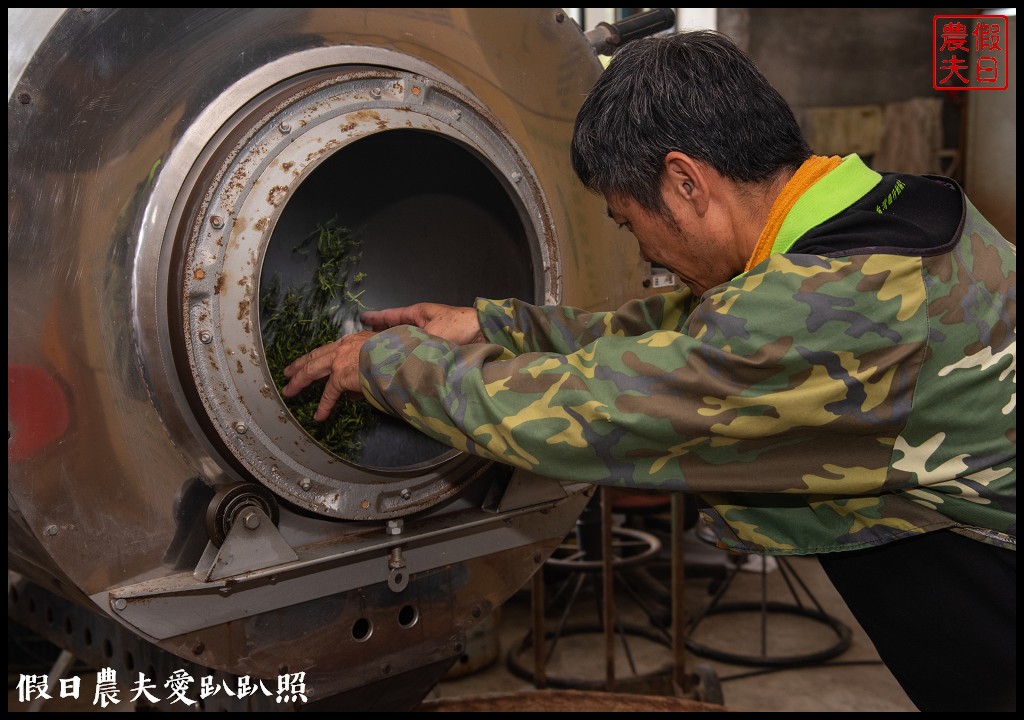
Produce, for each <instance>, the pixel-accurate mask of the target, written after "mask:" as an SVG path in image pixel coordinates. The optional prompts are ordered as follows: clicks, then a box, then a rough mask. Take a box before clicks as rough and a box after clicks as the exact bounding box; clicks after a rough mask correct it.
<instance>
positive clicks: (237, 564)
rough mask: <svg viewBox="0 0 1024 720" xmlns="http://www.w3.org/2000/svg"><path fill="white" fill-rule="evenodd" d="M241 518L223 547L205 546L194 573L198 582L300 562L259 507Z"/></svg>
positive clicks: (243, 512) (211, 544)
mask: <svg viewBox="0 0 1024 720" xmlns="http://www.w3.org/2000/svg"><path fill="white" fill-rule="evenodd" d="M240 516H241V517H240V518H239V521H238V522H235V523H233V524H232V525H231V530H229V531H228V534H227V537H226V538H224V542H223V543H221V546H220V547H217V546H216V545H214V544H213V542H208V543H207V544H206V550H205V551H203V556H202V557H201V558H200V559H199V564H198V565H196V569H195V572H193V573H192V576H193V577H194V578H195V579H196V580H198V581H199V582H212V581H214V580H223V579H225V578H229V577H234V576H236V575H241V574H243V573H247V572H252V571H253V570H263V569H265V568H269V567H274V566H275V565H282V564H284V563H289V562H294V561H296V560H298V559H299V556H298V555H296V554H295V551H294V550H292V547H291V545H289V544H288V541H287V540H285V539H284V536H282V535H281V533H280V531H279V530H278V529H277V527H276V526H275V525H274V523H273V522H272V521H271V520H270V518H269V517H267V515H266V514H265V513H264V512H263V511H262V510H261V509H260V508H258V507H255V506H251V507H246V508H245V509H244V510H243V511H242V512H241V513H240Z"/></svg>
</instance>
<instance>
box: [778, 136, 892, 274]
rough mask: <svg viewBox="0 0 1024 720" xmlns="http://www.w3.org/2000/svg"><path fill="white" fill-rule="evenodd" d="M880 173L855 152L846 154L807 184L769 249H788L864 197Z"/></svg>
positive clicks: (875, 182)
mask: <svg viewBox="0 0 1024 720" xmlns="http://www.w3.org/2000/svg"><path fill="white" fill-rule="evenodd" d="M880 182H882V176H881V175H879V174H878V173H877V172H875V171H874V170H872V169H871V168H869V167H868V166H867V165H865V164H864V161H863V160H861V159H860V157H858V156H857V155H856V154H853V155H847V156H846V157H844V158H843V161H842V162H841V163H839V167H837V168H836V169H835V170H833V171H832V172H830V173H829V174H828V175H826V176H825V177H823V178H822V179H821V180H819V181H818V182H816V183H815V184H814V185H812V186H811V187H810V189H808V190H807V192H805V193H804V194H803V195H801V196H800V199H799V200H797V201H796V204H794V205H793V208H792V209H791V210H790V211H789V214H788V215H786V219H785V220H783V221H782V227H780V228H779V233H778V235H776V236H775V242H774V243H773V244H772V252H771V254H772V255H774V254H776V253H784V252H788V251H789V249H790V248H791V247H793V245H794V244H796V241H797V240H799V239H800V238H801V237H802V236H803V234H804V233H806V232H807V231H808V230H810V229H811V228H813V227H817V226H818V225H821V224H822V223H823V222H825V221H826V220H828V219H830V218H833V217H835V216H836V215H838V214H839V213H841V212H842V211H843V210H845V209H846V208H848V207H850V206H851V205H853V204H854V203H855V202H857V201H858V200H860V199H861V198H862V197H864V196H865V195H866V194H867V193H868V192H869V191H870V190H871V189H872V188H874V187H875V186H876V185H877V184H878V183H880Z"/></svg>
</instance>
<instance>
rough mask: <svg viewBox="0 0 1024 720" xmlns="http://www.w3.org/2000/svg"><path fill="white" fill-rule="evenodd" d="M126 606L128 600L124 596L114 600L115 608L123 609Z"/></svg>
mask: <svg viewBox="0 0 1024 720" xmlns="http://www.w3.org/2000/svg"><path fill="white" fill-rule="evenodd" d="M126 607H128V601H127V600H125V599H124V598H118V599H117V600H115V601H114V609H115V610H124V609H125V608H126Z"/></svg>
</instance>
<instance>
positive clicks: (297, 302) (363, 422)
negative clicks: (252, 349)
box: [260, 220, 379, 461]
mask: <svg viewBox="0 0 1024 720" xmlns="http://www.w3.org/2000/svg"><path fill="white" fill-rule="evenodd" d="M295 252H298V253H303V254H308V253H310V252H315V253H316V258H317V266H316V269H315V271H314V273H313V276H312V277H311V278H310V280H309V281H308V282H307V283H304V284H300V285H297V286H293V287H290V288H288V289H287V290H286V291H282V289H281V280H280V277H275V278H274V280H273V281H272V282H271V283H270V286H269V288H268V289H267V291H266V292H265V293H263V295H262V297H261V298H260V303H261V305H260V313H261V318H262V326H263V327H262V330H263V345H264V352H265V354H266V358H267V365H268V367H269V369H270V372H271V374H272V376H273V378H274V383H275V384H276V385H277V389H278V391H280V390H281V389H282V388H283V387H284V386H285V385H286V384H287V382H288V380H287V378H285V376H284V369H285V367H287V366H288V365H289V364H290V363H291V362H292V361H293V360H295V359H297V358H298V357H300V356H302V355H304V354H306V353H307V352H309V351H310V350H313V349H314V348H317V347H320V346H321V345H326V344H327V343H329V342H333V341H334V340H337V339H338V338H339V337H341V336H342V335H345V334H346V333H348V332H355V331H358V330H360V329H362V327H361V325H360V323H359V313H360V312H362V311H363V310H365V309H366V307H365V306H364V305H363V303H362V302H361V301H360V300H359V297H360V295H362V294H363V291H362V290H361V289H360V285H361V283H362V282H363V280H364V279H365V277H366V274H365V273H363V272H360V271H359V270H358V265H359V261H360V259H362V240H360V239H359V238H358V233H356V232H353V231H352V230H350V229H348V228H345V227H339V226H338V224H337V221H336V220H330V221H328V222H326V223H323V224H319V225H317V227H316V230H314V231H313V232H312V233H310V234H309V236H308V237H306V238H305V239H304V240H303V242H302V243H301V244H300V245H299V246H298V247H296V248H295ZM325 384H326V379H325V380H320V381H317V382H315V383H313V384H311V385H310V386H309V387H307V388H306V389H305V390H303V391H302V392H301V393H299V395H297V396H296V397H294V398H291V399H286V401H285V402H286V403H287V405H288V409H289V410H290V411H291V413H292V415H293V416H294V417H295V419H296V420H297V421H298V423H299V424H300V425H301V426H302V427H303V428H305V430H306V432H307V433H309V434H310V435H311V436H312V437H313V438H314V439H315V440H316V441H317V442H319V443H320V444H321V445H323V446H324V447H326V448H327V449H328V450H330V451H331V452H333V453H334V454H336V455H339V456H341V457H343V458H345V459H347V460H352V461H354V460H356V459H357V458H358V456H359V453H360V451H361V450H362V441H361V432H362V431H363V430H364V429H365V428H367V427H369V426H371V425H372V424H373V423H375V422H376V421H377V420H378V418H379V415H378V413H377V411H376V410H374V409H373V408H372V407H371V406H370V405H369V404H368V403H366V402H362V401H354V400H349V399H348V398H346V397H342V398H341V399H340V400H339V401H338V404H337V405H336V406H335V408H334V410H333V411H332V413H331V417H330V418H329V419H328V420H327V421H325V422H316V421H315V420H313V413H314V412H316V408H317V405H318V404H319V403H320V396H321V395H322V394H323V390H324V386H325Z"/></svg>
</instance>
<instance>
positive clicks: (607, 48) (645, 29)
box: [587, 8, 676, 55]
mask: <svg viewBox="0 0 1024 720" xmlns="http://www.w3.org/2000/svg"><path fill="white" fill-rule="evenodd" d="M675 24H676V11H675V10H674V9H672V8H654V9H653V10H648V11H647V12H642V13H637V14H636V15H630V16H629V17H628V18H625V19H624V20H620V21H618V22H617V23H606V22H601V23H598V24H597V27H595V28H594V29H593V30H591V31H589V32H588V33H587V40H589V41H590V44H591V46H593V48H594V51H595V52H596V53H597V54H598V55H611V54H612V53H613V52H614V51H615V49H616V48H618V47H620V46H621V45H625V44H626V43H628V42H629V41H631V40H636V39H637V38H642V37H646V36H648V35H653V34H654V33H656V32H660V31H662V30H667V29H669V28H672V27H675Z"/></svg>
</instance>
